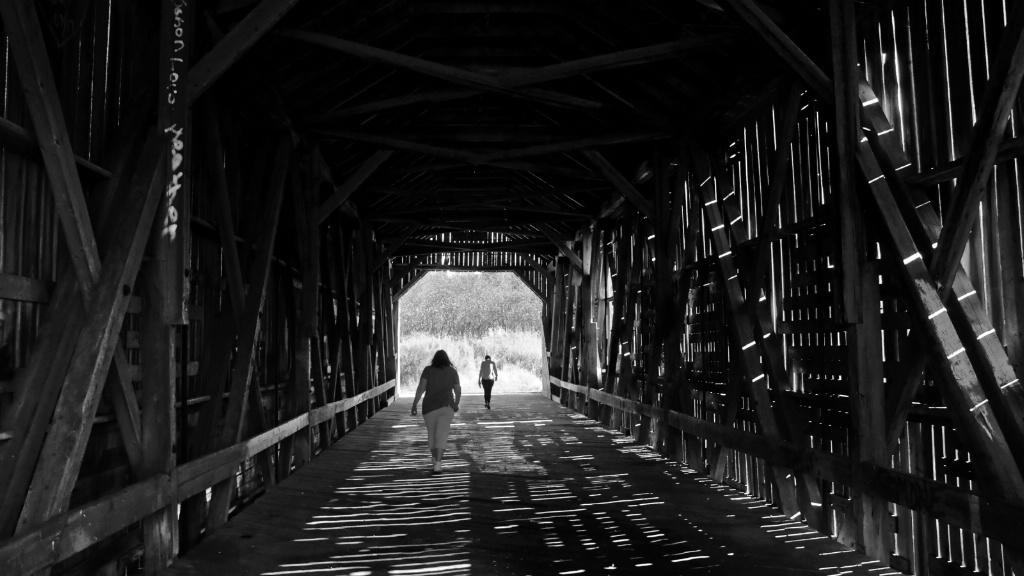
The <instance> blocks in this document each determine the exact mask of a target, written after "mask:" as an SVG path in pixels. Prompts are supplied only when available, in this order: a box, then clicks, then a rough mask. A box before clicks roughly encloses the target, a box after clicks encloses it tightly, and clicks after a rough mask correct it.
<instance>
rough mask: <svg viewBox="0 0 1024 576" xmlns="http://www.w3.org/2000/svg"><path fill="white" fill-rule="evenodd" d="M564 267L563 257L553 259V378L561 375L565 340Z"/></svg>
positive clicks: (550, 369)
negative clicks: (563, 319) (563, 318)
mask: <svg viewBox="0 0 1024 576" xmlns="http://www.w3.org/2000/svg"><path fill="white" fill-rule="evenodd" d="M565 267H566V260H565V258H563V257H561V256H559V257H558V258H556V259H555V283H554V290H553V291H552V295H551V302H552V305H551V348H550V349H549V350H548V374H549V375H550V376H554V377H555V378H561V377H562V347H563V344H564V340H565V335H564V334H563V333H562V328H563V323H562V316H563V312H562V309H563V308H564V307H565ZM549 390H550V386H549ZM549 395H550V394H549Z"/></svg>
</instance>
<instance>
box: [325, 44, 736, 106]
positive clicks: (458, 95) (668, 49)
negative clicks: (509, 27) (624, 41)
mask: <svg viewBox="0 0 1024 576" xmlns="http://www.w3.org/2000/svg"><path fill="white" fill-rule="evenodd" d="M727 38H728V36H727V35H709V36H700V37H695V38H689V39H686V40H677V41H675V42H666V43H663V44H655V45H652V46H644V47H641V48H632V49H629V50H623V51H621V52H612V53H609V54H601V55H599V56H591V57H588V58H581V59H579V60H570V61H568V62H559V63H558V64H551V65H549V66H542V67H539V68H534V69H528V70H517V71H514V72H505V73H502V74H497V75H496V76H495V81H496V82H497V83H498V84H500V85H501V86H505V87H507V88H519V87H523V86H529V85H531V84H538V83H541V82H548V81H551V80H559V79H563V78H569V77H572V76H579V75H583V74H592V73H595V72H601V71H604V70H612V69H615V68H622V67H626V66H635V65H638V64H645V63H649V62H656V61H659V60H664V59H668V58H673V57H675V56H678V55H680V54H684V53H686V52H689V51H691V50H693V49H695V48H700V47H705V46H712V45H715V44H717V43H719V42H721V41H723V40H725V39H727ZM481 93H482V90H431V91H425V92H418V93H414V94H409V95H408V96H399V97H396V98H387V99H384V100H378V101H376V102H370V103H367V104H362V105H358V106H352V107H350V108H345V109H341V110H335V111H332V112H330V113H328V114H325V115H324V116H321V117H320V118H318V119H317V123H321V122H330V121H332V120H337V119H340V118H344V117H347V116H352V115H355V114H368V113H371V112H379V111H381V110H387V109H390V108H398V107H402V106H409V105H412V104H419V103H424V102H429V103H439V102H448V101H451V100H458V99H462V98H469V97H472V96H477V95H479V94H481Z"/></svg>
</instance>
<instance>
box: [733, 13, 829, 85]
mask: <svg viewBox="0 0 1024 576" xmlns="http://www.w3.org/2000/svg"><path fill="white" fill-rule="evenodd" d="M720 3H721V4H723V5H724V6H727V7H728V8H731V9H732V10H733V11H734V12H735V13H736V14H737V15H738V16H739V17H740V18H741V19H742V20H743V21H744V22H746V23H747V25H748V26H750V27H751V28H753V29H754V31H755V32H757V33H758V34H759V35H760V36H761V38H762V39H764V41H765V42H767V43H768V45H769V46H770V47H771V48H772V49H773V50H774V51H775V53H776V54H778V55H779V56H780V57H781V58H782V59H783V60H784V61H785V62H786V63H787V64H789V67H790V68H791V69H792V70H793V71H794V72H796V73H797V75H799V76H800V78H801V79H802V80H803V81H804V83H805V84H806V85H807V86H808V87H810V89H811V90H813V91H814V93H815V94H817V95H818V96H819V97H820V98H822V99H823V100H824V101H825V102H826V103H829V104H831V103H832V100H833V98H834V94H833V90H832V81H831V80H829V78H828V77H827V76H825V74H824V73H823V72H822V71H821V70H820V69H819V68H818V66H817V64H815V63H814V62H813V61H812V60H811V59H810V58H809V57H808V56H807V54H805V53H804V52H803V50H801V49H800V47H799V46H797V45H796V43H795V42H793V40H792V39H790V38H789V36H787V35H786V34H785V32H783V31H782V29H781V28H779V27H778V25H777V24H775V22H773V21H772V19H771V18H770V17H769V16H768V15H767V14H765V12H764V10H762V9H761V7H760V6H758V5H757V3H756V2H754V0H721V1H720Z"/></svg>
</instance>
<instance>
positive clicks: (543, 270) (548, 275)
mask: <svg viewBox="0 0 1024 576" xmlns="http://www.w3.org/2000/svg"><path fill="white" fill-rule="evenodd" d="M521 258H522V259H523V260H524V261H525V262H526V263H527V264H529V265H530V268H533V269H534V270H536V271H537V273H538V274H540V275H541V276H543V277H544V278H545V279H546V280H547V281H548V283H553V282H554V281H555V275H554V273H552V272H551V270H548V268H547V266H544V265H543V264H541V263H540V262H538V261H537V259H536V258H534V257H532V256H522V257H521Z"/></svg>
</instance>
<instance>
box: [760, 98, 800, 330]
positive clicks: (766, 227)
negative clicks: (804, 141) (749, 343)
mask: <svg viewBox="0 0 1024 576" xmlns="http://www.w3.org/2000/svg"><path fill="white" fill-rule="evenodd" d="M801 91H802V88H801V87H800V86H799V85H798V84H795V83H794V84H790V86H789V92H788V94H787V96H786V101H785V104H783V108H782V110H783V112H782V119H781V123H780V124H779V133H778V145H777V147H776V148H775V162H774V164H773V169H772V179H771V183H770V184H769V192H768V199H767V201H766V202H765V204H764V208H763V216H762V217H761V225H760V226H759V227H758V228H757V232H758V244H757V256H756V258H755V260H754V268H753V275H752V276H751V277H750V279H749V280H748V281H747V289H748V290H751V291H752V293H753V294H756V295H758V296H760V295H761V292H762V288H764V281H765V275H766V273H767V271H768V264H769V262H770V261H771V251H772V239H773V237H774V233H775V231H776V230H777V229H778V227H779V205H780V203H781V202H782V193H783V192H784V191H785V190H786V185H787V184H788V183H789V181H790V173H789V159H790V155H791V153H792V149H791V146H790V144H791V142H792V141H793V133H794V131H795V130H796V123H797V119H798V117H799V114H800V93H801ZM751 312H752V313H753V311H751Z"/></svg>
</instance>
